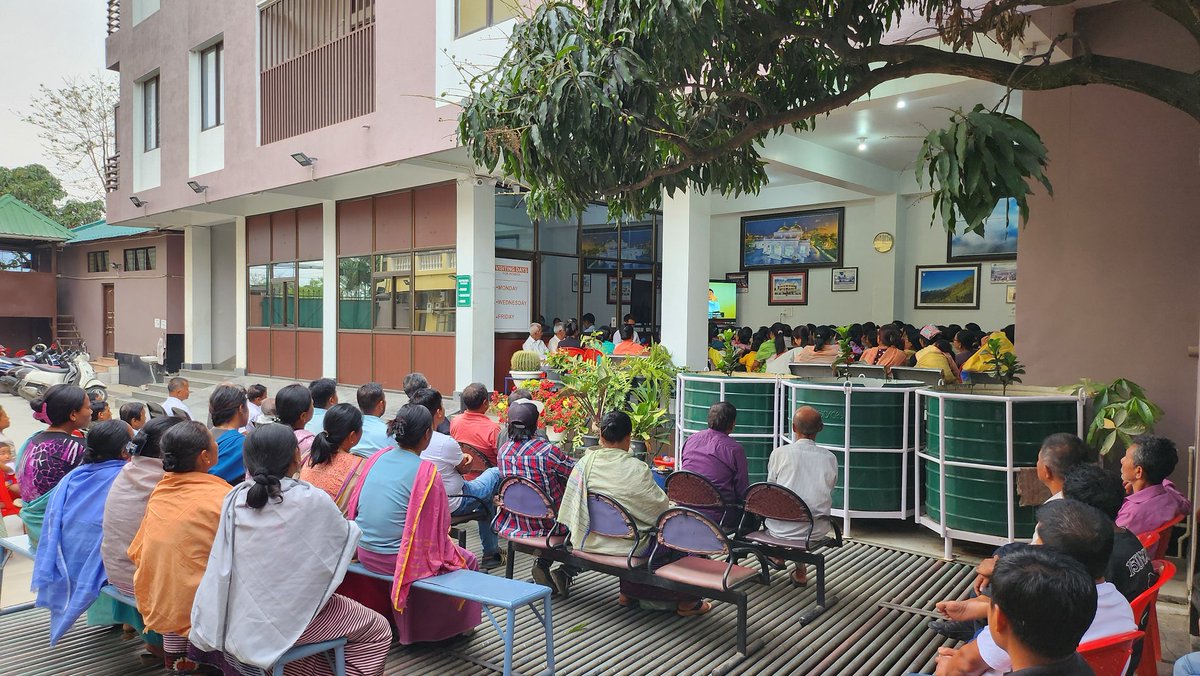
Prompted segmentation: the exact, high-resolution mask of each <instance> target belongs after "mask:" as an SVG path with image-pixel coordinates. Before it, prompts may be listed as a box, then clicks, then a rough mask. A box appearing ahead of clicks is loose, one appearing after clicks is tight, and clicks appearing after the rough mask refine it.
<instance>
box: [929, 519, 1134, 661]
mask: <svg viewBox="0 0 1200 676" xmlns="http://www.w3.org/2000/svg"><path fill="white" fill-rule="evenodd" d="M1037 517H1038V533H1039V535H1040V537H1041V541H1040V542H1038V540H1036V539H1035V540H1034V544H1035V545H1039V544H1040V545H1041V546H1044V547H1053V548H1054V549H1057V550H1058V551H1059V552H1061V553H1063V554H1066V555H1067V556H1069V557H1071V558H1073V559H1075V560H1076V561H1078V562H1079V563H1081V564H1083V567H1084V568H1086V569H1087V572H1088V575H1090V576H1091V577H1092V578H1093V579H1094V580H1095V581H1096V615H1095V617H1094V618H1093V619H1092V622H1091V625H1090V626H1089V627H1088V630H1087V632H1085V633H1084V635H1083V638H1082V639H1080V642H1081V643H1087V642H1089V641H1094V640H1096V639H1100V638H1106V637H1109V636H1115V635H1117V634H1123V633H1125V632H1127V631H1133V630H1135V629H1137V623H1135V622H1134V619H1133V609H1132V608H1130V607H1129V601H1127V600H1125V597H1124V596H1123V595H1122V594H1121V592H1120V591H1118V590H1117V588H1116V587H1115V586H1113V584H1112V583H1111V582H1106V581H1105V579H1104V572H1105V570H1106V569H1107V568H1108V559H1109V558H1110V557H1111V555H1112V548H1113V523H1112V520H1111V519H1109V518H1108V517H1107V516H1105V515H1104V513H1103V512H1101V511H1100V510H1098V509H1096V508H1095V507H1092V506H1091V505H1085V504H1083V503H1082V502H1076V501H1075V500H1053V501H1050V502H1047V503H1046V504H1044V505H1042V506H1041V507H1039V508H1038V510H1037ZM989 602H990V601H989ZM940 605H941V604H939V606H940ZM937 662H938V667H937V671H936V672H935V673H936V674H938V675H941V674H970V675H971V676H978V675H979V674H987V675H989V676H990V675H992V674H995V675H997V676H999V675H1000V674H1006V673H1008V672H1009V671H1011V670H1012V660H1011V658H1009V656H1008V653H1007V652H1005V651H1004V649H1003V648H1001V647H1000V646H998V645H997V644H996V640H995V638H993V636H992V633H991V631H990V628H989V629H984V630H983V632H982V633H981V634H980V635H979V637H978V638H977V639H976V640H974V641H971V642H970V643H967V644H966V645H964V646H962V647H960V648H957V649H951V648H942V649H940V650H939V651H938V658H937ZM1124 671H1125V670H1124V669H1122V670H1121V673H1124Z"/></svg>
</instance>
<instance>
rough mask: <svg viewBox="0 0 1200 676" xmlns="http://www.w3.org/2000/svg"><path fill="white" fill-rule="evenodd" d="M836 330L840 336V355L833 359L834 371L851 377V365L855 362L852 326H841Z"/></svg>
mask: <svg viewBox="0 0 1200 676" xmlns="http://www.w3.org/2000/svg"><path fill="white" fill-rule="evenodd" d="M834 331H836V332H837V336H838V341H837V343H838V356H837V359H834V360H833V371H834V373H838V374H842V375H844V376H845V377H849V376H850V369H849V366H850V364H852V363H854V348H852V347H851V346H850V327H849V326H839V327H837V328H836V329H834Z"/></svg>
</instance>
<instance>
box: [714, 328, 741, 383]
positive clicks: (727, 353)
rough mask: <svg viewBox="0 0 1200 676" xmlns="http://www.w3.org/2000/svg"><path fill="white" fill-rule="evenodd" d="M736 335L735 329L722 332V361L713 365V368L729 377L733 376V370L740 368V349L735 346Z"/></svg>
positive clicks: (719, 360)
mask: <svg viewBox="0 0 1200 676" xmlns="http://www.w3.org/2000/svg"><path fill="white" fill-rule="evenodd" d="M733 338H734V333H733V329H725V330H724V331H722V332H721V344H722V345H724V347H722V348H721V356H720V359H718V360H717V363H715V364H713V368H715V369H716V370H718V371H720V372H721V373H724V374H725V375H727V376H731V375H733V370H734V369H736V368H737V366H738V349H737V348H736V347H734V345H733Z"/></svg>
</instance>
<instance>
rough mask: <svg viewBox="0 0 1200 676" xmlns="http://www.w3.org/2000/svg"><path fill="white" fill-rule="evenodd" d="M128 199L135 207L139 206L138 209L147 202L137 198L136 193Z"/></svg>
mask: <svg viewBox="0 0 1200 676" xmlns="http://www.w3.org/2000/svg"><path fill="white" fill-rule="evenodd" d="M129 201H130V202H133V206H135V207H137V208H139V209H141V208H142V207H144V206H146V205H147V204H149V202H143V201H142V200H140V199H138V196H137V195H130V196H129Z"/></svg>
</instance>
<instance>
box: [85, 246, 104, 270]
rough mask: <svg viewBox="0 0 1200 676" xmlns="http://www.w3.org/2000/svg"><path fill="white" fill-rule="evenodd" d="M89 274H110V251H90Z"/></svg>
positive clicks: (88, 257) (88, 260)
mask: <svg viewBox="0 0 1200 676" xmlns="http://www.w3.org/2000/svg"><path fill="white" fill-rule="evenodd" d="M87 271H88V272H108V250H107V249H105V250H103V251H89V252H88V255H87Z"/></svg>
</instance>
